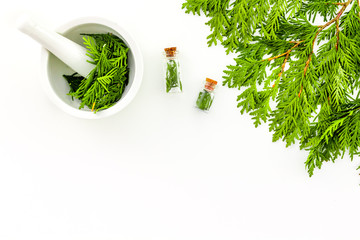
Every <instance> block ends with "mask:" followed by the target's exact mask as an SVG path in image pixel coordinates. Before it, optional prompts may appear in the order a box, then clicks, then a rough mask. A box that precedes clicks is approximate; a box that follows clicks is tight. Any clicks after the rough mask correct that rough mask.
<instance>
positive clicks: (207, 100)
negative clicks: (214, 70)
mask: <svg viewBox="0 0 360 240" xmlns="http://www.w3.org/2000/svg"><path fill="white" fill-rule="evenodd" d="M216 85H217V81H215V80H212V79H210V78H206V81H205V86H204V89H203V90H202V91H201V92H200V93H199V96H198V98H197V100H196V106H197V107H198V108H199V109H201V110H203V111H208V110H209V109H210V107H211V104H212V102H213V100H214V91H215V88H216Z"/></svg>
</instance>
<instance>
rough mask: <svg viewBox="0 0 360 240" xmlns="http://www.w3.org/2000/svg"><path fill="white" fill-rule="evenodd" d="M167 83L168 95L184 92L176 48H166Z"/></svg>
mask: <svg viewBox="0 0 360 240" xmlns="http://www.w3.org/2000/svg"><path fill="white" fill-rule="evenodd" d="M164 54H165V83H166V92H167V93H179V92H182V84H181V80H180V65H179V59H178V57H177V54H178V51H177V50H176V47H171V48H165V53H164Z"/></svg>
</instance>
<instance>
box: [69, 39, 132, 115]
mask: <svg viewBox="0 0 360 240" xmlns="http://www.w3.org/2000/svg"><path fill="white" fill-rule="evenodd" d="M82 35H84V36H83V40H84V45H85V46H86V48H87V55H88V56H89V57H90V58H91V59H92V60H93V61H92V62H91V63H93V64H94V69H93V70H92V71H91V72H90V73H89V75H88V76H86V77H85V78H83V77H81V76H79V75H77V73H74V74H72V75H63V76H64V78H65V79H66V80H67V81H68V83H69V85H70V92H69V95H70V96H72V97H73V98H74V97H75V98H77V99H80V100H81V104H80V107H79V108H80V109H81V108H84V107H85V106H87V107H88V108H90V109H91V111H94V113H96V112H97V111H100V110H103V109H107V108H109V107H111V106H113V105H114V104H115V103H116V102H117V101H119V100H120V98H121V96H122V94H123V92H124V90H125V86H126V85H127V84H128V74H129V68H128V63H127V53H128V51H129V48H128V47H127V46H126V45H125V43H124V42H123V41H122V40H121V39H120V38H118V37H117V36H115V35H113V34H110V33H108V34H82Z"/></svg>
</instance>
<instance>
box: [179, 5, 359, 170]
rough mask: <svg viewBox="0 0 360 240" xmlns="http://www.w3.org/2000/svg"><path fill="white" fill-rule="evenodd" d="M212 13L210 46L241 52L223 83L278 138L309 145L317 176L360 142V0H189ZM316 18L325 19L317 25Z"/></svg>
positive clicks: (196, 9) (310, 165)
mask: <svg viewBox="0 0 360 240" xmlns="http://www.w3.org/2000/svg"><path fill="white" fill-rule="evenodd" d="M183 8H184V9H185V11H186V12H187V13H194V14H199V15H200V14H201V13H203V14H205V16H207V17H208V18H209V21H208V23H207V24H208V25H209V26H210V30H211V34H210V36H209V46H210V45H212V44H216V43H217V42H221V43H222V45H223V46H224V48H225V50H226V52H227V53H230V52H235V53H236V57H235V64H233V65H230V66H228V67H227V69H226V70H225V71H224V73H225V76H224V81H223V84H224V85H226V86H228V87H229V88H237V89H239V90H240V91H241V92H240V94H239V96H238V99H237V100H238V107H239V109H240V112H241V113H248V114H250V115H251V116H252V118H253V120H254V124H255V126H256V127H257V126H259V125H260V124H262V123H264V122H268V124H269V128H270V131H272V133H273V141H278V140H282V141H285V142H286V145H287V146H289V145H291V144H294V143H295V142H296V141H297V140H298V141H299V142H300V147H301V148H302V149H306V150H307V151H309V156H308V159H307V160H306V167H307V169H308V172H309V174H310V176H311V175H312V174H313V172H314V170H315V168H320V167H321V166H322V163H323V162H327V161H335V160H336V159H337V158H339V157H343V156H344V154H345V153H348V154H349V155H350V157H351V159H353V158H354V157H355V156H358V155H359V151H358V148H359V146H360V139H359V136H360V135H359V133H358V132H359V131H360V130H359V127H360V121H359V120H360V110H359V109H360V103H359V100H358V96H359V87H360V81H359V77H360V17H359V16H360V0H356V1H355V0H306V1H299V0H255V1H253V0H252V1H250V0H236V1H222V0H187V1H185V3H184V4H183ZM315 21H317V22H318V21H323V23H322V24H320V25H317V24H315Z"/></svg>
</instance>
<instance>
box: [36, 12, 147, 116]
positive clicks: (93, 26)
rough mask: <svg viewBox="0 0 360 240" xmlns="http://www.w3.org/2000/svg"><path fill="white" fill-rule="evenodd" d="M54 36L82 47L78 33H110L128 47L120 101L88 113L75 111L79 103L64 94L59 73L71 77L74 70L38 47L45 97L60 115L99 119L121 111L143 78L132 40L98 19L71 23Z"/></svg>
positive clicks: (140, 60)
mask: <svg viewBox="0 0 360 240" xmlns="http://www.w3.org/2000/svg"><path fill="white" fill-rule="evenodd" d="M56 31H57V32H58V33H60V34H61V35H63V36H65V37H66V38H69V39H70V40H72V41H74V42H76V43H79V44H81V45H83V44H82V43H83V39H82V36H81V35H80V34H81V33H109V32H110V33H112V34H114V35H116V36H118V37H119V38H121V39H122V40H123V41H124V42H125V44H126V45H127V46H128V47H129V52H128V66H129V70H130V72H129V83H128V85H127V86H126V88H125V91H124V93H123V95H122V97H121V99H120V100H119V101H118V102H117V103H116V104H115V105H113V106H112V107H110V108H108V109H105V110H101V111H98V112H97V113H94V112H91V109H88V108H87V107H85V108H82V109H79V106H80V101H79V100H78V99H72V97H71V96H69V95H68V93H69V90H70V87H69V85H68V83H67V81H66V80H65V78H64V77H63V74H66V75H71V74H73V73H74V71H73V70H72V69H71V68H69V67H68V66H67V65H65V64H64V63H63V62H62V61H60V60H59V59H58V58H57V57H55V56H54V55H53V54H52V53H50V52H49V51H48V50H46V49H45V48H42V66H43V69H42V72H43V74H44V75H45V77H43V78H42V79H43V86H44V88H45V91H46V93H47V94H48V96H49V98H50V99H51V100H52V101H53V102H54V103H55V105H57V106H58V107H59V108H60V109H62V110H63V111H64V112H66V113H68V114H70V115H72V116H75V117H79V118H85V119H99V118H104V117H108V116H111V115H113V114H115V113H118V112H119V111H121V110H122V109H124V108H125V107H126V106H127V105H128V104H129V103H130V102H131V101H132V100H133V98H134V97H135V95H136V93H137V91H138V89H139V87H140V84H141V81H142V77H143V59H142V55H141V52H140V49H139V47H138V46H137V44H136V42H135V41H134V40H133V38H132V37H131V36H130V35H129V34H128V33H127V32H126V31H125V30H124V29H123V28H121V27H120V26H119V25H117V24H116V23H114V22H111V21H109V20H106V19H102V18H98V17H86V18H80V19H76V20H73V21H71V22H69V23H67V24H65V25H63V26H61V27H59V28H58V29H56Z"/></svg>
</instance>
